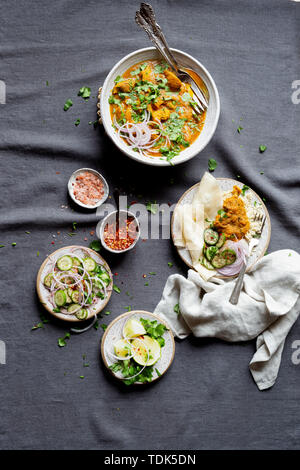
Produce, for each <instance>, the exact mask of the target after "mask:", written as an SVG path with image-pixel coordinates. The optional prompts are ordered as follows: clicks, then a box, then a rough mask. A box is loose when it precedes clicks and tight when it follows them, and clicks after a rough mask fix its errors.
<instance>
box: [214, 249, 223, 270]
mask: <svg viewBox="0 0 300 470" xmlns="http://www.w3.org/2000/svg"><path fill="white" fill-rule="evenodd" d="M211 264H212V265H213V267H214V268H216V269H220V268H224V266H226V259H225V258H224V256H223V253H222V252H219V253H217V254H216V255H215V256H214V257H213V259H212V261H211Z"/></svg>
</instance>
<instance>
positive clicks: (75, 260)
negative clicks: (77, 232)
mask: <svg viewBox="0 0 300 470" xmlns="http://www.w3.org/2000/svg"><path fill="white" fill-rule="evenodd" d="M73 266H76V267H78V266H81V261H80V260H79V259H78V258H76V257H74V258H73Z"/></svg>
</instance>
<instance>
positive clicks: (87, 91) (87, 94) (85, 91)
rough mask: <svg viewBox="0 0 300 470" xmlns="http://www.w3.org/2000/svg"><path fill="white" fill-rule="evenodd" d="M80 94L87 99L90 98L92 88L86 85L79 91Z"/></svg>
mask: <svg viewBox="0 0 300 470" xmlns="http://www.w3.org/2000/svg"><path fill="white" fill-rule="evenodd" d="M78 96H82V98H84V99H85V100H88V99H89V97H90V96H91V89H90V88H88V87H86V86H83V87H81V88H80V90H79V92H78Z"/></svg>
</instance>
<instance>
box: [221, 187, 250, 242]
mask: <svg viewBox="0 0 300 470" xmlns="http://www.w3.org/2000/svg"><path fill="white" fill-rule="evenodd" d="M241 192H242V190H241V188H239V187H238V186H233V190H232V196H231V197H228V198H227V199H225V200H224V202H223V211H219V213H218V215H217V216H216V220H215V221H214V228H215V229H216V230H217V231H218V232H219V233H223V234H224V235H225V236H226V238H227V239H237V240H241V239H242V238H244V237H245V235H246V233H247V232H248V230H249V228H250V222H249V219H248V217H247V212H246V208H245V204H244V202H243V201H242V199H241V198H240V197H239V196H240V194H241Z"/></svg>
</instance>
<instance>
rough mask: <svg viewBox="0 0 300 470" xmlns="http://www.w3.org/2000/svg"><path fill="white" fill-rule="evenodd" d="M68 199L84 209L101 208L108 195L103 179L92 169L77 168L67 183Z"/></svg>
mask: <svg viewBox="0 0 300 470" xmlns="http://www.w3.org/2000/svg"><path fill="white" fill-rule="evenodd" d="M68 190H69V194H70V197H71V198H72V199H73V201H74V202H76V204H78V205H79V206H81V207H85V208H86V209H95V208H96V207H99V206H101V204H103V202H104V201H105V200H106V199H107V197H108V194H109V188H108V184H107V182H106V180H105V178H104V177H103V176H102V175H101V174H100V173H98V171H96V170H93V169H92V168H79V170H76V171H74V173H73V174H72V175H71V177H70V179H69V182H68Z"/></svg>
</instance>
